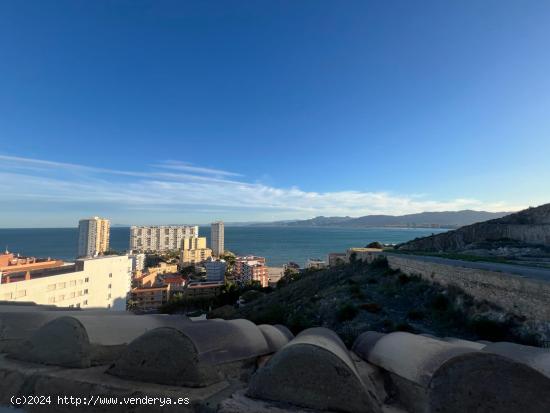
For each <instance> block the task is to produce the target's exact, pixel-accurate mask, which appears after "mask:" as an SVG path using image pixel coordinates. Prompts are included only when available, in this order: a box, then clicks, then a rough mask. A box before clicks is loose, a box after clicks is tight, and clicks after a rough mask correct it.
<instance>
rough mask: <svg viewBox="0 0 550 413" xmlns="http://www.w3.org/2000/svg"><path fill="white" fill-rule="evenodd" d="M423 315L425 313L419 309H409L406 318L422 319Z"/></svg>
mask: <svg viewBox="0 0 550 413" xmlns="http://www.w3.org/2000/svg"><path fill="white" fill-rule="evenodd" d="M424 317H425V314H424V312H423V311H421V310H410V311H409V312H408V313H407V318H408V319H409V320H422V319H423V318H424Z"/></svg>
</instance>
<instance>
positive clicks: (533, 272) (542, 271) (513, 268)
mask: <svg viewBox="0 0 550 413" xmlns="http://www.w3.org/2000/svg"><path fill="white" fill-rule="evenodd" d="M388 255H393V256H396V257H407V258H413V259H416V260H419V261H425V262H433V263H436V264H445V265H452V266H454V267H464V268H476V269H478V270H488V271H498V272H507V273H511V274H516V275H519V276H521V277H526V278H534V279H537V280H543V281H548V282H550V269H546V268H537V267H526V266H523V265H514V264H500V263H497V262H472V261H463V260H453V259H450V258H440V257H429V256H425V255H409V254H391V253H389V254H388Z"/></svg>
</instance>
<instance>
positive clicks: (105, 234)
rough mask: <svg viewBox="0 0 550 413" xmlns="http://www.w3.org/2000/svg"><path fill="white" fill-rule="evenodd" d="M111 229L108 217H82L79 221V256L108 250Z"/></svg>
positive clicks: (90, 255) (93, 254) (89, 255)
mask: <svg viewBox="0 0 550 413" xmlns="http://www.w3.org/2000/svg"><path fill="white" fill-rule="evenodd" d="M110 229H111V223H110V221H109V220H108V219H104V218H99V217H93V218H89V219H81V220H80V221H79V222H78V256H79V257H94V256H96V255H99V254H102V253H104V252H105V251H108V250H109V233H110Z"/></svg>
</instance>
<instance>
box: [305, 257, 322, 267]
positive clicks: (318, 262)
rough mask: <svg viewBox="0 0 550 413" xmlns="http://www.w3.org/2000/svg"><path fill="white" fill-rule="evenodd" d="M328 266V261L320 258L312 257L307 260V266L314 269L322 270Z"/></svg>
mask: <svg viewBox="0 0 550 413" xmlns="http://www.w3.org/2000/svg"><path fill="white" fill-rule="evenodd" d="M326 267H327V263H326V261H323V260H320V259H318V258H310V259H309V260H307V264H306V268H308V269H312V270H320V269H323V268H326Z"/></svg>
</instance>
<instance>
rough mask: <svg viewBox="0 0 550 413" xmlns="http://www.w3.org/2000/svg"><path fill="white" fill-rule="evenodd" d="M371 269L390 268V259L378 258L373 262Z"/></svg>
mask: <svg viewBox="0 0 550 413" xmlns="http://www.w3.org/2000/svg"><path fill="white" fill-rule="evenodd" d="M370 267H371V268H373V269H375V268H388V259H387V258H386V257H383V256H378V257H376V258H375V259H374V260H372V262H371V264H370Z"/></svg>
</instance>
